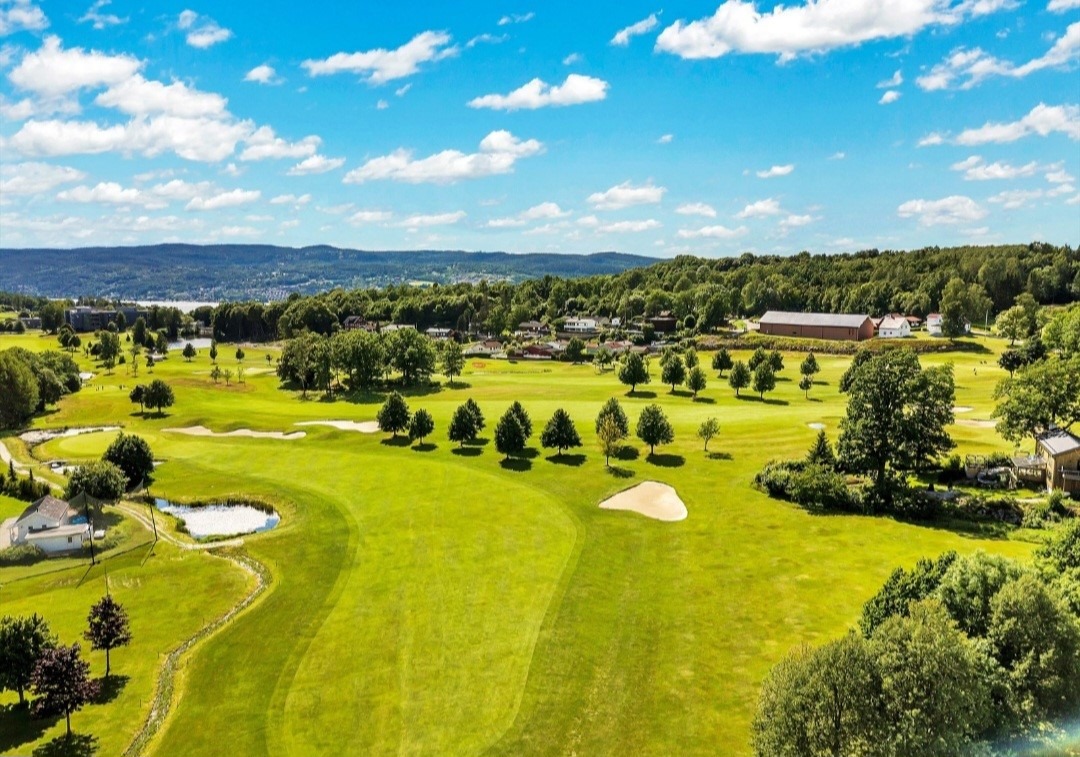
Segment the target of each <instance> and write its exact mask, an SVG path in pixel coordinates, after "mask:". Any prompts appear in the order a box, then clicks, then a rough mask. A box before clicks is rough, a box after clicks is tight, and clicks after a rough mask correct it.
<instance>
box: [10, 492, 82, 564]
mask: <svg viewBox="0 0 1080 757" xmlns="http://www.w3.org/2000/svg"><path fill="white" fill-rule="evenodd" d="M0 531H2V532H3V533H0V544H2V543H4V542H6V544H5V545H4V546H19V545H23V544H30V545H33V546H36V547H38V548H40V549H41V550H42V551H43V552H45V553H46V554H58V553H61V552H70V551H72V550H77V549H82V545H83V542H84V541H87V540H88V539H89V538H90V524H89V523H87V521H86V516H84V515H81V514H80V513H79V512H78V511H77V510H75V509H74V508H73V507H71V506H70V505H69V504H68V503H67V502H64V501H63V500H61V499H57V498H56V497H53V496H52V495H49V494H46V495H45V496H44V497H42V498H41V499H39V500H37V501H36V502H34V503H33V504H31V505H30V506H29V507H27V508H26V509H25V510H23V512H22V514H21V515H19V516H18V517H17V518H9V519H8V520H6V521H4V523H3V525H2V526H0Z"/></svg>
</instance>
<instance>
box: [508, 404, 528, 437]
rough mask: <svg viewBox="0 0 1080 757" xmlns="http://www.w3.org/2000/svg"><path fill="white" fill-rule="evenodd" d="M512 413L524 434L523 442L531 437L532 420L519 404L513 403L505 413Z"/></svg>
mask: <svg viewBox="0 0 1080 757" xmlns="http://www.w3.org/2000/svg"><path fill="white" fill-rule="evenodd" d="M507 412H509V413H513V414H514V417H516V418H517V419H518V423H519V424H521V430H522V432H523V433H524V434H525V440H526V441H528V439H529V438H530V437H531V436H532V431H533V427H532V419H531V418H529V414H528V413H527V412H525V408H524V407H522V405H521V403H520V402H517V401H516V400H515V401H514V404H512V405H510V409H509V410H508V411H507Z"/></svg>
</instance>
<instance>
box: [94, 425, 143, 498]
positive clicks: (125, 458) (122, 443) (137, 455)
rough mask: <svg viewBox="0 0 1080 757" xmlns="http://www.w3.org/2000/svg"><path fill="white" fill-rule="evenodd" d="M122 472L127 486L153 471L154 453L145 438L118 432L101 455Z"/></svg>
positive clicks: (132, 484) (141, 479)
mask: <svg viewBox="0 0 1080 757" xmlns="http://www.w3.org/2000/svg"><path fill="white" fill-rule="evenodd" d="M101 459H102V460H105V461H107V462H110V463H113V464H115V465H116V466H117V467H118V468H120V470H122V471H123V472H124V477H125V478H126V479H127V485H128V487H132V486H134V485H135V484H137V483H139V482H140V481H144V480H146V479H147V478H149V476H150V474H151V473H153V472H154V453H153V452H151V451H150V445H149V444H147V442H146V440H145V439H143V438H142V437H140V436H136V435H135V434H125V433H124V432H122V431H121V432H120V434H119V436H117V437H116V438H115V439H113V442H112V444H110V445H109V448H108V449H106V450H105V454H104V455H102V456H101Z"/></svg>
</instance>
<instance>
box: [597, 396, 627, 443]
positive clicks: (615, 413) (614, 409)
mask: <svg viewBox="0 0 1080 757" xmlns="http://www.w3.org/2000/svg"><path fill="white" fill-rule="evenodd" d="M608 417H610V418H612V419H613V420H614V421H615V426H616V428H617V429H618V430H619V433H621V434H622V438H624V439H625V438H626V437H627V436H629V435H630V420H629V419H628V418H627V417H626V413H625V412H624V411H623V409H622V405H620V404H619V401H618V400H617V399H615V398H614V397H612V398H610V399H609V400H608V401H607V402H605V403H604V406H603V407H602V408H600V412H599V413H598V414H597V416H596V433H598V434H599V433H600V424H601V423H602V422H603V420H604V418H608Z"/></svg>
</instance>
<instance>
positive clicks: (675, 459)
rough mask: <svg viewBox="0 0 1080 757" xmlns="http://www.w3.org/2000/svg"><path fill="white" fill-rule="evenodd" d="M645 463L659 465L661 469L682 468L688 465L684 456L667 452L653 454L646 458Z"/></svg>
mask: <svg viewBox="0 0 1080 757" xmlns="http://www.w3.org/2000/svg"><path fill="white" fill-rule="evenodd" d="M645 462H647V463H652V464H653V465H658V466H660V467H661V468H681V467H682V466H684V465H686V458H685V457H683V456H682V455H672V454H669V453H666V452H661V453H655V452H654V453H653V454H651V455H649V456H647V457H646V458H645Z"/></svg>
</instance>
